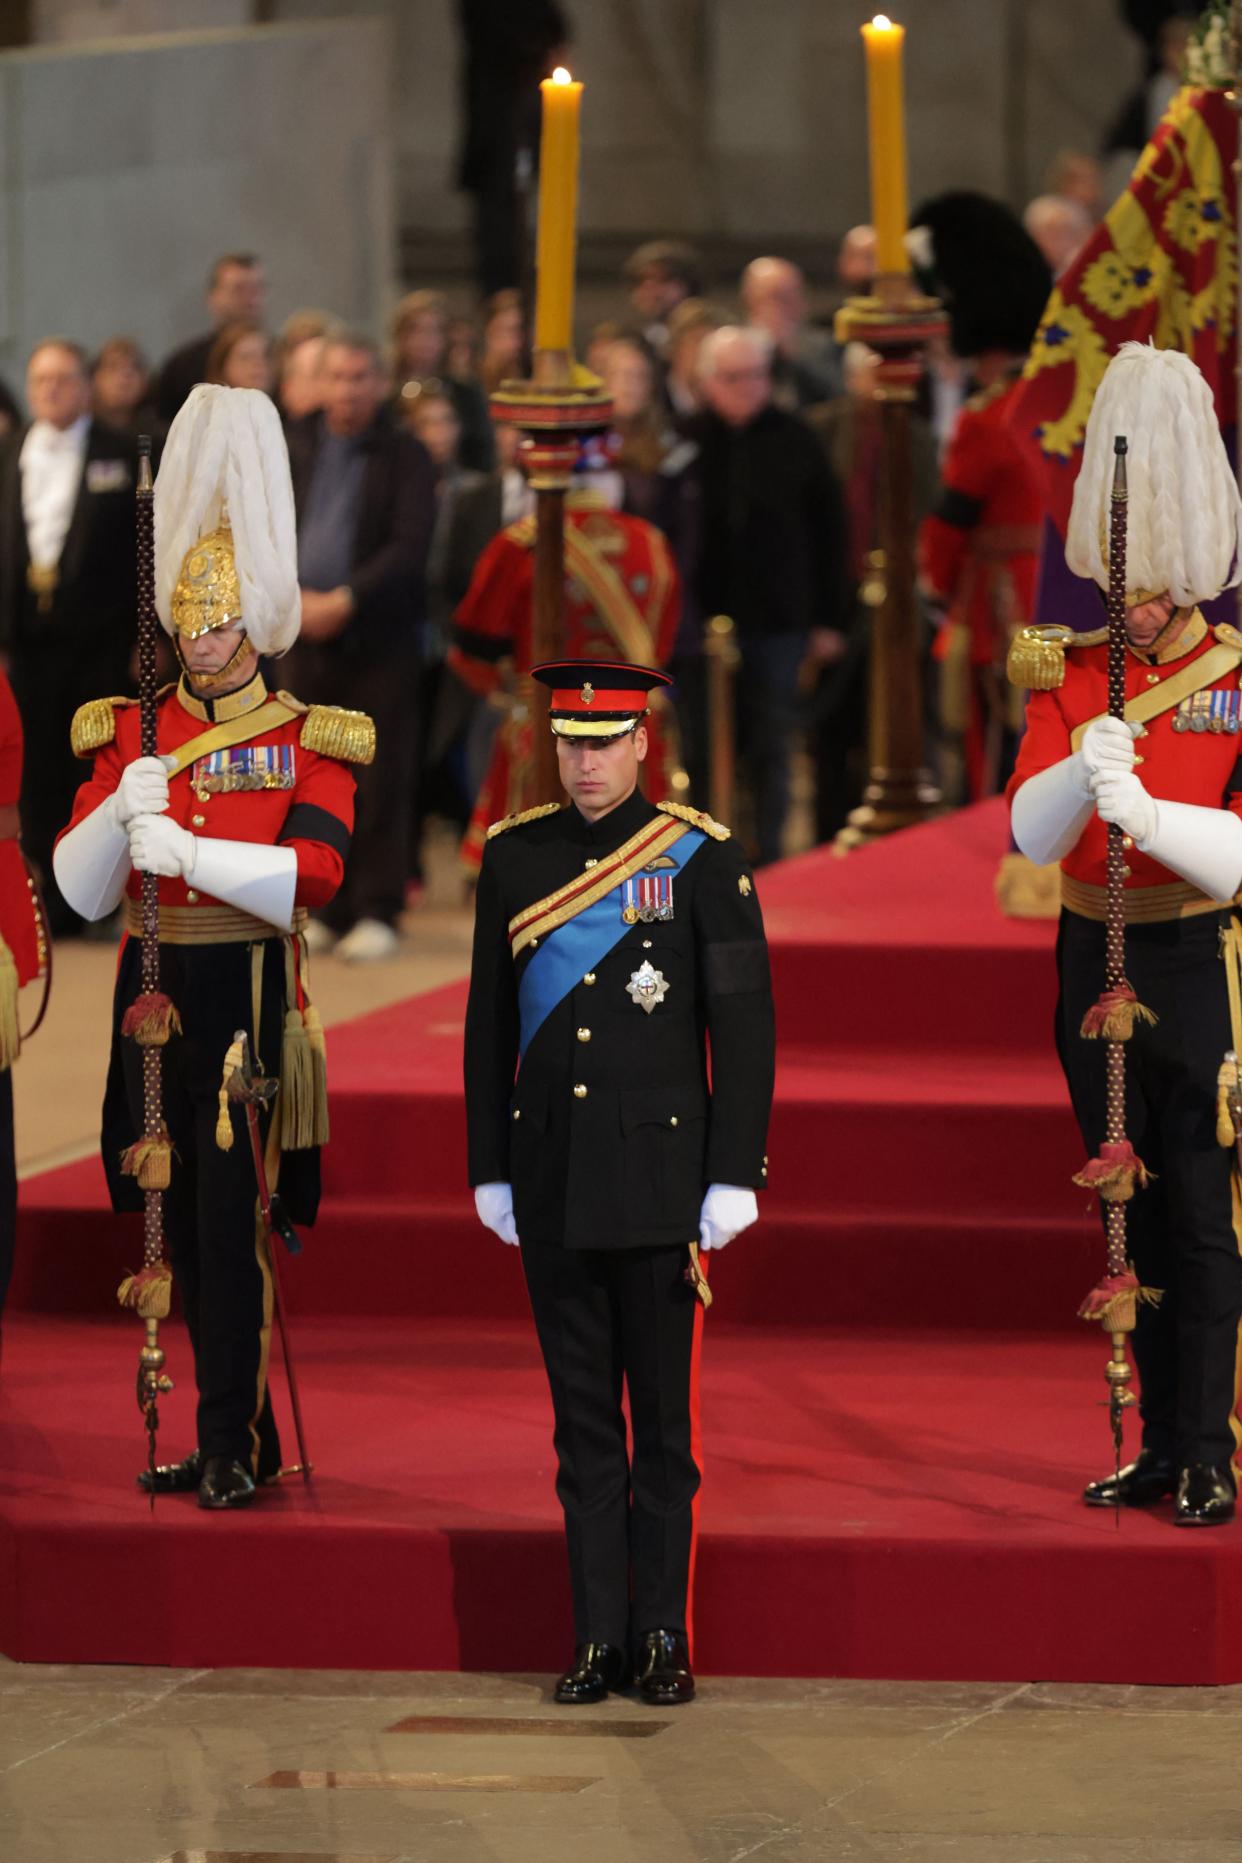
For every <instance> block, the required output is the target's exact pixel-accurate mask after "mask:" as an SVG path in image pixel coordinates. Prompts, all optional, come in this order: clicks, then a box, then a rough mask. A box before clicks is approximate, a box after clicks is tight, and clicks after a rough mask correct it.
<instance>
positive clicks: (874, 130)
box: [862, 13, 910, 273]
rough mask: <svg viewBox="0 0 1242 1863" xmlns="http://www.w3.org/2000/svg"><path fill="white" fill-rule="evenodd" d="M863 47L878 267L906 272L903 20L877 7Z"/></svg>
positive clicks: (867, 28) (865, 32)
mask: <svg viewBox="0 0 1242 1863" xmlns="http://www.w3.org/2000/svg"><path fill="white" fill-rule="evenodd" d="M862 36H863V40H864V42H865V44H866V48H867V131H868V141H869V144H870V153H871V224H872V225H873V226H874V228H875V244H876V270H877V272H879V273H885V272H889V273H892V272H908V271H909V270H910V260H909V256H908V254H907V252H906V248H905V234H906V220H907V215H908V213H909V204H908V201H907V198H906V109H905V94H904V90H903V86H902V73H901V50H902V41H903V40H904V38H905V36H906V29H905V27H904V26H895V25H894V24H893V22H892V20H891V19H888V18H886V17H885V15H884V14H883V13H878V14H877V15H876V17H875V18H874V19H873V20H872V21H871V23H870V25H868V26H864V27H863V29H862Z"/></svg>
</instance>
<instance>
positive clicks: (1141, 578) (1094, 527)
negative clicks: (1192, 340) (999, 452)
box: [1065, 343, 1242, 607]
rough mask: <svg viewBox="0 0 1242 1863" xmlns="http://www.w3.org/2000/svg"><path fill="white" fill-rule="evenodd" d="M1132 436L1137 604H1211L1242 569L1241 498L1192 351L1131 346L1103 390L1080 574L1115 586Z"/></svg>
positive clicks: (1129, 528)
mask: <svg viewBox="0 0 1242 1863" xmlns="http://www.w3.org/2000/svg"><path fill="white" fill-rule="evenodd" d="M1119 434H1120V435H1122V436H1124V438H1125V441H1126V447H1127V451H1126V476H1127V480H1128V483H1129V498H1128V501H1127V507H1126V582H1127V585H1128V589H1129V600H1130V602H1131V604H1132V605H1133V604H1135V603H1137V602H1139V601H1144V600H1148V601H1149V600H1151V599H1152V597H1154V596H1156V595H1163V594H1166V593H1167V594H1169V595H1171V596H1172V597H1173V599H1174V601H1175V602H1177V604H1178V606H1179V607H1190V606H1192V605H1193V604H1194V603H1196V602H1204V601H1209V600H1211V598H1212V597H1213V596H1215V595H1219V594H1220V593H1221V591H1222V589H1228V588H1232V587H1233V585H1234V584H1235V583H1236V582H1237V581H1238V579H1239V577H1240V576H1242V498H1239V496H1238V485H1237V480H1236V479H1235V477H1234V473H1233V468H1232V466H1231V465H1230V463H1229V455H1228V454H1227V453H1226V451H1225V444H1224V441H1223V440H1222V439H1221V437H1220V425H1219V422H1218V421H1217V418H1216V405H1215V403H1214V402H1213V400H1212V391H1211V389H1210V388H1209V387H1208V385H1207V382H1206V381H1205V380H1204V378H1203V376H1202V375H1201V373H1200V372H1199V370H1198V369H1197V368H1196V367H1195V365H1194V363H1193V362H1192V361H1191V360H1190V357H1189V356H1184V355H1182V353H1181V352H1180V350H1174V349H1156V348H1155V347H1154V346H1153V345H1152V344H1150V343H1123V344H1122V346H1121V348H1120V349H1119V350H1118V351H1117V354H1116V355H1115V356H1114V357H1113V359H1112V361H1111V362H1110V363H1109V365H1108V368H1107V369H1106V370H1105V372H1104V378H1103V380H1102V381H1101V383H1100V385H1099V387H1098V388H1097V389H1096V392H1095V400H1094V402H1093V403H1092V407H1091V414H1090V417H1089V419H1088V421H1087V432H1086V437H1085V439H1084V441H1083V453H1082V466H1081V469H1080V470H1079V474H1078V480H1077V483H1076V484H1075V486H1074V503H1073V508H1072V510H1071V512H1070V521H1069V529H1068V531H1067V533H1066V538H1065V557H1066V561H1067V562H1068V564H1069V566H1070V568H1071V569H1072V570H1073V571H1074V573H1075V574H1076V575H1079V576H1087V577H1090V578H1091V579H1092V580H1093V581H1095V582H1097V583H1098V584H1099V586H1100V587H1101V588H1102V589H1107V587H1108V524H1109V500H1110V497H1111V494H1112V483H1113V442H1114V440H1115V439H1116V437H1117V436H1118V435H1119Z"/></svg>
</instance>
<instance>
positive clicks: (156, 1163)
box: [121, 1125, 173, 1190]
mask: <svg viewBox="0 0 1242 1863" xmlns="http://www.w3.org/2000/svg"><path fill="white" fill-rule="evenodd" d="M172 1149H173V1148H172V1141H171V1140H170V1138H169V1136H168V1127H167V1126H165V1125H161V1126H160V1130H159V1136H158V1137H156V1138H140V1139H139V1140H138V1142H137V1143H136V1144H134V1145H128V1146H127V1147H126V1148H125V1150H124V1151H123V1152H122V1153H121V1170H122V1171H123V1172H124V1174H125V1176H126V1177H136V1178H137V1179H138V1185H139V1188H140V1189H142V1190H167V1189H168V1186H169V1184H171V1182H172Z"/></svg>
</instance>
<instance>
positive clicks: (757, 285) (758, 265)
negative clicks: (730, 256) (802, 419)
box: [741, 258, 841, 414]
mask: <svg viewBox="0 0 1242 1863" xmlns="http://www.w3.org/2000/svg"><path fill="white" fill-rule="evenodd" d="M741 295H742V308H743V310H744V311H745V312H746V319H747V322H748V323H750V324H751V325H753V326H754V328H755V329H757V330H766V331H767V333H768V335H769V336H770V337H771V339H772V399H773V401H774V402H775V403H776V405H777V407H781V408H788V409H789V411H790V413H792V414H798V413H801V412H802V410H803V409H804V408H809V407H815V406H816V405H817V404H818V403H819V402H821V401H826V400H827V399H828V398H829V397H830V396H831V395H835V394H838V393H839V392H840V388H841V371H840V366H839V364H838V361H837V356H836V351H835V346H834V344H833V341H832V338H831V337H830V336H829V335H828V333H827V331H824V330H812V329H810V328H808V325H807V320H806V281H805V279H804V278H803V276H802V272H801V270H800V269H799V267H798V266H796V265H793V264H792V263H791V262H790V261H789V260H788V259H773V258H764V259H752V260H751V262H750V264H749V265H748V266H747V267H746V270H745V271H744V272H743V273H742V287H741Z"/></svg>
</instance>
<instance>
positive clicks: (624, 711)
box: [530, 660, 673, 738]
mask: <svg viewBox="0 0 1242 1863" xmlns="http://www.w3.org/2000/svg"><path fill="white" fill-rule="evenodd" d="M530 670H531V677H532V679H537V680H538V681H539V683H540V685H543V686H550V687H551V689H552V698H551V702H550V704H549V706H548V717H549V720H550V722H551V725H552V729H553V731H554V732H555V733H556V735H557V737H598V738H609V737H623V736H624V735H625V733H626V732H627V731H632V730H633V729H634V727H635V726H636V725H637V724H640V723H641V722H642V720H643V719H644V718H645V717H646V716H647V703H648V700H649V698H650V695H651V693H652V692H653V691H654V690H655V688H656V687H657V686H671V685H672V683H673V682H672V680H671V679H670V678H669V676H668V674H667V673H659V672H656V671H655V669H654V668H653V667H650V666H629V665H627V664H626V662H625V661H624V660H548V661H545V662H544V664H543V665H542V666H532V667H531V669H530Z"/></svg>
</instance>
